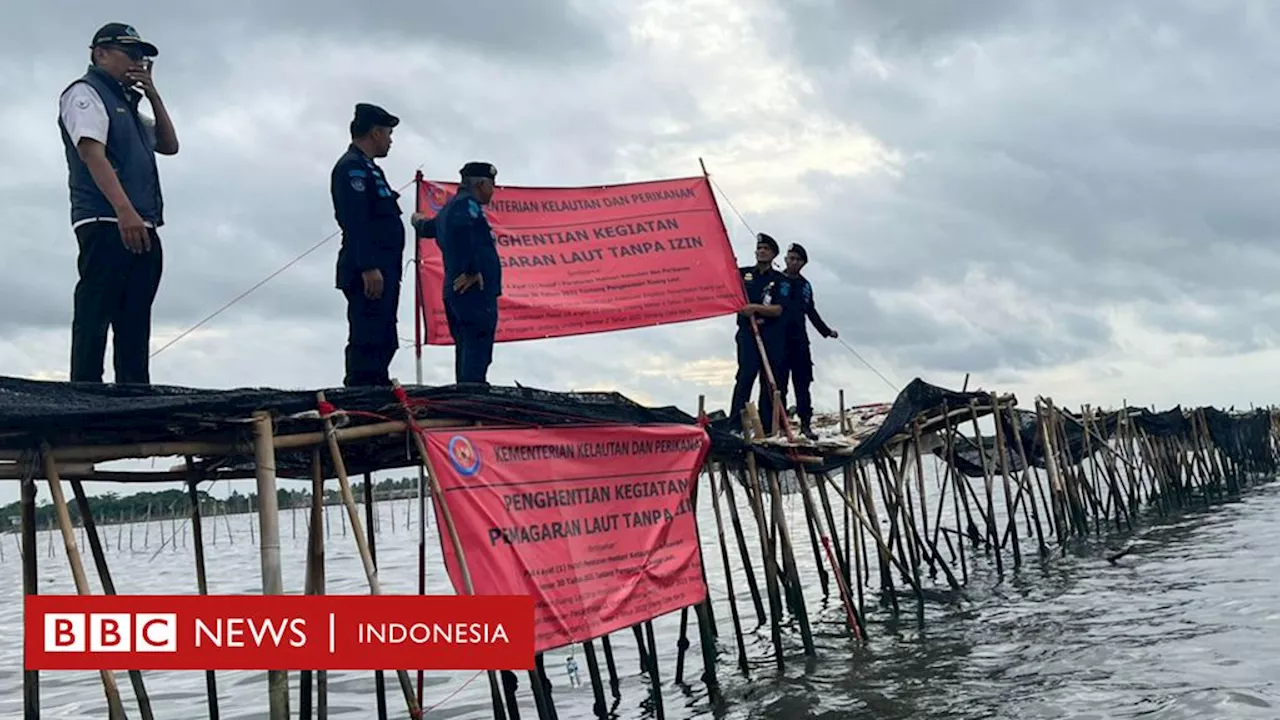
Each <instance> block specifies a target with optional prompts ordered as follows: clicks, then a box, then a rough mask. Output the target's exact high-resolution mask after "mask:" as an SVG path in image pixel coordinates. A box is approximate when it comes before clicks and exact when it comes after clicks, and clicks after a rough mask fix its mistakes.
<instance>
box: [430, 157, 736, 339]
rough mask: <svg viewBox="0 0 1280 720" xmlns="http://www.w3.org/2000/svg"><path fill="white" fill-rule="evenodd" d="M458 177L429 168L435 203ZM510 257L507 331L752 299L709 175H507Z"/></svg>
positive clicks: (504, 243)
mask: <svg viewBox="0 0 1280 720" xmlns="http://www.w3.org/2000/svg"><path fill="white" fill-rule="evenodd" d="M456 190H457V184H456V183H447V182H435V181H427V180H424V181H422V182H420V183H419V185H418V208H419V210H420V211H421V212H422V213H424V214H426V215H429V216H430V215H435V214H436V213H437V212H439V211H440V208H442V207H444V204H445V202H446V201H447V200H448V199H449V198H450V197H452V196H453V194H454V192H456ZM485 216H486V217H487V218H488V219H489V224H490V226H491V227H492V228H493V234H494V238H495V240H496V241H497V244H498V255H499V257H500V258H501V262H502V266H503V269H502V280H503V283H502V284H503V288H502V291H503V294H502V297H501V298H499V300H498V333H497V338H496V340H497V342H510V341H514V340H529V339H533V338H549V337H564V336H568V335H586V334H590V333H598V332H610V331H614V330H627V329H631V328H638V327H647V326H650V325H665V324H671V323H680V322H688V321H691V320H702V319H705V318H711V317H718V316H721V315H732V314H733V313H736V312H737V311H738V310H740V309H742V306H743V305H745V304H746V302H747V300H746V294H745V291H744V290H743V288H742V280H741V278H740V277H739V275H738V271H737V262H736V261H735V259H734V256H733V249H732V247H730V245H729V236H728V233H727V232H726V231H725V227H724V222H723V221H722V220H721V218H720V211H719V208H718V206H717V205H716V201H715V197H714V196H713V195H712V193H711V185H710V183H709V181H708V180H707V178H705V177H696V178H683V179H678V180H660V181H654V182H644V183H631V184H625V185H605V186H601V187H589V188H545V187H504V186H499V187H498V189H497V192H495V193H494V196H493V201H492V202H490V203H489V205H487V206H486V207H485ZM419 253H420V255H419V262H420V266H419V270H418V272H419V282H420V284H421V288H422V305H423V315H424V322H425V325H426V333H427V337H426V344H428V345H450V344H452V343H453V337H452V336H451V335H450V334H449V325H448V322H447V321H446V319H445V311H444V299H443V296H442V295H441V290H442V288H443V287H444V262H443V260H442V259H441V255H440V247H439V245H437V244H436V241H435V240H434V239H432V238H424V239H422V240H420V241H419Z"/></svg>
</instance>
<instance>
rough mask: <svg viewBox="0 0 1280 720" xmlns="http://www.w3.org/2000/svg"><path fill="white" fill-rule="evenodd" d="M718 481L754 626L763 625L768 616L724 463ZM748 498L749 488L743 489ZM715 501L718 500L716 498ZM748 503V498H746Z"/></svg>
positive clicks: (721, 465)
mask: <svg viewBox="0 0 1280 720" xmlns="http://www.w3.org/2000/svg"><path fill="white" fill-rule="evenodd" d="M720 481H721V487H723V488H724V494H725V504H726V505H728V506H729V522H730V524H731V525H732V526H733V535H734V539H735V540H737V543H738V553H739V554H740V555H741V556H742V569H743V571H744V572H745V573H746V576H747V588H748V589H749V590H750V591H751V601H752V603H753V604H754V605H755V608H756V627H761V626H763V625H764V624H765V623H766V622H768V618H767V617H766V616H765V613H764V602H763V601H762V600H761V599H760V587H759V585H758V584H757V582H756V571H755V568H754V567H753V565H754V563H752V562H751V555H750V553H749V552H748V549H747V541H746V537H745V535H744V534H743V532H742V518H741V517H740V516H739V514H738V502H737V495H736V491H735V490H734V489H733V485H734V483H733V481H732V480H730V478H729V470H728V468H726V467H725V465H724V463H721V464H720ZM744 492H746V494H747V496H748V498H749V497H750V495H751V490H750V489H749V488H748V489H745V490H744ZM717 502H719V500H718V499H717ZM748 504H750V500H748Z"/></svg>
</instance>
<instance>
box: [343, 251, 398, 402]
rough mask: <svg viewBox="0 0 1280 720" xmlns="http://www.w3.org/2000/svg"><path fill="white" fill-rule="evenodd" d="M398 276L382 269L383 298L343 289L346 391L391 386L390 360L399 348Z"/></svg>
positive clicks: (355, 287) (360, 287)
mask: <svg viewBox="0 0 1280 720" xmlns="http://www.w3.org/2000/svg"><path fill="white" fill-rule="evenodd" d="M400 280H401V277H400V272H399V270H398V269H396V270H392V269H391V268H382V297H380V298H378V299H377V300H370V299H369V298H367V297H365V296H364V285H363V283H361V282H360V281H359V276H357V283H358V284H356V285H352V286H348V287H344V288H343V289H342V294H343V295H345V296H346V298H347V349H346V376H345V377H344V378H343V379H342V384H343V385H345V386H346V387H368V386H389V385H391V375H390V368H391V360H392V359H393V358H394V357H395V356H396V350H397V349H398V348H399V347H400V335H399V332H398V329H397V328H398V325H397V317H396V316H397V313H398V311H399V309H400V284H401V282H400Z"/></svg>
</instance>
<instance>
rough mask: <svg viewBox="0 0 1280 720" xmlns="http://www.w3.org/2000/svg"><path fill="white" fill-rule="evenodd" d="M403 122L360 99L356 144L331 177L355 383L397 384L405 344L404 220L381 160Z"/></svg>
mask: <svg viewBox="0 0 1280 720" xmlns="http://www.w3.org/2000/svg"><path fill="white" fill-rule="evenodd" d="M399 124H400V119H399V118H397V117H396V116H394V115H392V114H391V113H389V112H387V111H386V110H384V109H382V108H380V107H378V106H377V105H370V104H368V103H358V104H357V105H356V108H355V116H354V117H353V118H352V120H351V144H350V145H349V146H348V147H347V151H346V152H345V153H343V155H342V157H340V158H339V159H338V162H337V164H335V165H334V166H333V172H332V173H331V174H330V177H329V191H330V194H331V195H332V198H333V212H334V217H335V218H336V219H337V221H338V226H339V227H341V228H342V246H341V248H340V249H339V250H338V265H337V277H336V286H337V288H338V289H339V290H341V291H342V294H343V295H344V296H346V299H347V347H346V375H345V376H344V378H343V385H345V386H347V387H356V386H384V385H390V384H391V377H390V368H391V360H392V358H394V357H395V354H396V350H397V348H399V346H400V336H399V334H398V332H397V328H396V319H397V318H396V315H397V311H398V310H399V308H400V280H401V276H402V274H403V272H402V266H403V258H404V245H405V229H404V221H403V220H401V212H400V194H399V193H398V192H396V191H395V190H393V189H391V186H390V185H388V184H387V178H386V176H385V175H383V173H382V168H380V167H378V164H377V163H375V162H374V159H375V158H384V157H386V156H387V155H388V154H389V153H390V152H391V133H392V131H393V130H394V129H395V127H396V126H397V125H399Z"/></svg>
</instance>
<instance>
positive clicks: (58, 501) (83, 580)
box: [40, 443, 274, 720]
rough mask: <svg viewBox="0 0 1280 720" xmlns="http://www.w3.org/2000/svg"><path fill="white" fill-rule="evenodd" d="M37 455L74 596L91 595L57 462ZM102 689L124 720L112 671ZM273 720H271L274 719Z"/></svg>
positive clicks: (112, 711) (113, 712)
mask: <svg viewBox="0 0 1280 720" xmlns="http://www.w3.org/2000/svg"><path fill="white" fill-rule="evenodd" d="M40 454H41V455H42V459H43V461H44V472H45V479H46V480H47V481H48V482H49V494H50V495H52V496H53V508H54V515H55V516H56V517H57V520H58V529H59V530H60V531H61V532H62V542H63V545H65V546H66V553H67V562H68V563H69V564H70V565H71V577H72V579H73V580H74V581H75V586H76V594H78V595H91V594H93V593H92V592H91V590H90V588H89V578H88V577H87V576H86V575H85V572H84V564H83V562H81V560H80V550H79V548H77V547H76V536H75V529H74V528H73V527H72V525H71V513H70V512H68V511H67V498H66V496H65V495H63V494H62V479H61V478H60V477H59V476H58V466H57V462H56V460H55V459H54V456H53V450H51V449H50V448H49V446H48V444H46V443H41V444H40ZM98 675H99V676H100V677H101V678H102V688H103V690H104V691H105V692H106V695H107V712H108V716H109V717H110V718H111V720H124V717H125V714H124V705H123V704H122V703H121V702H120V689H119V688H118V687H117V686H116V676H115V673H114V672H112V671H111V670H100V671H98ZM273 720H274V718H273Z"/></svg>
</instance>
